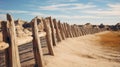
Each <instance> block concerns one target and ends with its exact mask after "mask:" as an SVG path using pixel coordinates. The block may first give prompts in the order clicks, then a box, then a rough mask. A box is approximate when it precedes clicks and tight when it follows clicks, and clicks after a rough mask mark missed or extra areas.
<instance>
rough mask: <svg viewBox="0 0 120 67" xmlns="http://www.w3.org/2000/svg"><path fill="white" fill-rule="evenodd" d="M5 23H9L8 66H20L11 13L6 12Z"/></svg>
mask: <svg viewBox="0 0 120 67" xmlns="http://www.w3.org/2000/svg"><path fill="white" fill-rule="evenodd" d="M7 23H8V25H9V28H8V33H7V34H8V35H9V36H8V37H9V48H8V50H9V51H8V53H9V59H8V62H9V64H8V66H9V67H21V65H20V58H19V52H18V45H17V44H16V32H15V24H14V20H13V18H12V17H11V15H9V14H7Z"/></svg>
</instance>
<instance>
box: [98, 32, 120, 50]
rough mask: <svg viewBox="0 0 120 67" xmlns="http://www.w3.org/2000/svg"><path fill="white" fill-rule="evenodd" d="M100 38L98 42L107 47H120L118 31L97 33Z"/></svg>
mask: <svg viewBox="0 0 120 67" xmlns="http://www.w3.org/2000/svg"><path fill="white" fill-rule="evenodd" d="M99 36H100V38H101V40H100V43H101V45H103V46H107V47H116V48H119V47H120V32H112V31H111V32H108V33H106V34H101V35H99Z"/></svg>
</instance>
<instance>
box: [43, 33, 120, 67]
mask: <svg viewBox="0 0 120 67" xmlns="http://www.w3.org/2000/svg"><path fill="white" fill-rule="evenodd" d="M107 33H109V32H108V31H107V32H102V33H99V34H94V35H86V36H81V37H78V38H72V39H71V38H68V39H66V40H64V41H62V42H60V43H59V44H58V45H57V46H56V47H54V50H55V56H49V55H47V56H45V57H44V59H45V61H44V62H45V67H120V62H119V61H120V51H114V50H111V49H112V48H111V49H105V48H104V46H101V43H100V39H101V37H100V36H98V35H101V34H107Z"/></svg>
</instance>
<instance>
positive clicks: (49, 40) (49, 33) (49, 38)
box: [42, 18, 54, 55]
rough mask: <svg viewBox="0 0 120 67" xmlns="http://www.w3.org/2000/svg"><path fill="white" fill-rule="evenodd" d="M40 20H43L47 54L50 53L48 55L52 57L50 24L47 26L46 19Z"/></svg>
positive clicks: (47, 20) (47, 21)
mask: <svg viewBox="0 0 120 67" xmlns="http://www.w3.org/2000/svg"><path fill="white" fill-rule="evenodd" d="M42 20H43V24H44V28H45V31H46V39H47V45H48V50H49V53H50V55H54V50H53V43H52V35H51V28H50V24H48V23H49V19H48V18H46V19H42Z"/></svg>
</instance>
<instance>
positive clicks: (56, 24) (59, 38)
mask: <svg viewBox="0 0 120 67" xmlns="http://www.w3.org/2000/svg"><path fill="white" fill-rule="evenodd" d="M53 22H54V25H55V28H56V34H57V40H58V41H62V37H61V35H60V30H59V28H58V23H57V22H56V19H53Z"/></svg>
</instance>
